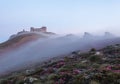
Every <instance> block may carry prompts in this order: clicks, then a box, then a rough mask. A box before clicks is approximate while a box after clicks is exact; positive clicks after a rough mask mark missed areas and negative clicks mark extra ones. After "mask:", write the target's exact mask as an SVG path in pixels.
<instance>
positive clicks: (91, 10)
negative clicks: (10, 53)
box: [0, 0, 120, 42]
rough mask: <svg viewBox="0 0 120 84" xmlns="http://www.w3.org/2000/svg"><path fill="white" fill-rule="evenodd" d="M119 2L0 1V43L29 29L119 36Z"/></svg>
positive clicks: (80, 0)
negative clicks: (106, 32) (108, 33)
mask: <svg viewBox="0 0 120 84" xmlns="http://www.w3.org/2000/svg"><path fill="white" fill-rule="evenodd" d="M119 9H120V0H0V42H2V41H5V40H6V39H7V38H8V37H9V36H10V35H11V34H14V33H16V32H18V31H21V30H22V29H26V30H29V27H32V26H33V27H41V26H47V27H48V28H49V31H52V32H55V33H83V32H84V31H88V32H92V33H94V32H99V33H100V32H103V31H110V32H112V33H116V34H119V30H120V24H119V22H120V10H119Z"/></svg>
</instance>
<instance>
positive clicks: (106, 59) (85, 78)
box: [0, 44, 120, 84]
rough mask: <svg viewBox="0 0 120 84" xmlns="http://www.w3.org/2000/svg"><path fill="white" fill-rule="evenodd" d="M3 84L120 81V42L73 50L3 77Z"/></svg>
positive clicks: (108, 83) (111, 83) (103, 83)
mask: <svg viewBox="0 0 120 84" xmlns="http://www.w3.org/2000/svg"><path fill="white" fill-rule="evenodd" d="M0 84H120V44H116V45H111V46H107V47H105V48H103V49H101V50H96V49H94V48H92V49H91V50H90V51H89V52H80V51H74V52H72V53H71V54H70V55H68V56H65V57H63V58H61V59H59V60H50V61H47V62H45V63H43V64H42V65H41V66H39V67H36V68H32V69H28V70H25V71H21V72H14V73H12V74H11V75H9V76H6V77H1V78H0Z"/></svg>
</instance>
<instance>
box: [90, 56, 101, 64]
mask: <svg viewBox="0 0 120 84" xmlns="http://www.w3.org/2000/svg"><path fill="white" fill-rule="evenodd" d="M89 60H90V61H91V62H100V61H101V60H102V58H101V57H100V56H99V55H91V56H90V57H89Z"/></svg>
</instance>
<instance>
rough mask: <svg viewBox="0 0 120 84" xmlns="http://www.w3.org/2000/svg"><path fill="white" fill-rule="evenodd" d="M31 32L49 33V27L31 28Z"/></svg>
mask: <svg viewBox="0 0 120 84" xmlns="http://www.w3.org/2000/svg"><path fill="white" fill-rule="evenodd" d="M30 32H47V27H41V28H34V27H31V28H30Z"/></svg>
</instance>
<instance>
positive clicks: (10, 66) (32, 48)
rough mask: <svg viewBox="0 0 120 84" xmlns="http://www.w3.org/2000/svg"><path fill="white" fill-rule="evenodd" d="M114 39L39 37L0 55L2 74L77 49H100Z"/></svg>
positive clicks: (71, 36)
mask: <svg viewBox="0 0 120 84" xmlns="http://www.w3.org/2000/svg"><path fill="white" fill-rule="evenodd" d="M114 39H116V37H107V36H88V37H80V36H79V35H66V36H52V37H50V38H44V39H39V40H37V41H35V42H32V43H29V44H26V45H25V46H21V47H20V48H19V49H17V50H13V51H12V52H9V53H6V54H4V55H3V56H0V57H1V58H0V74H4V73H7V72H9V71H14V70H15V69H18V68H19V67H26V66H31V64H35V63H38V62H43V61H45V60H47V59H49V58H53V57H57V56H62V55H65V54H69V53H71V52H72V51H75V50H81V51H87V50H89V49H90V48H93V47H94V48H97V49H99V48H102V47H104V46H106V45H109V44H112V43H114V42H116V41H115V40H114ZM117 42H118V41H117ZM117 42H116V43H117Z"/></svg>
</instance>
